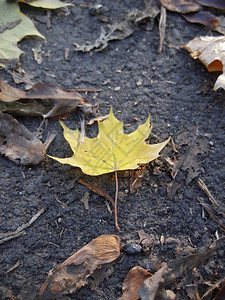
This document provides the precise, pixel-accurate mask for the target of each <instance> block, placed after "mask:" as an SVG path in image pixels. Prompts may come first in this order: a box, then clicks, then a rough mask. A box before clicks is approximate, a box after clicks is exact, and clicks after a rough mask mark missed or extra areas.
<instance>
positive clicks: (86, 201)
mask: <svg viewBox="0 0 225 300" xmlns="http://www.w3.org/2000/svg"><path fill="white" fill-rule="evenodd" d="M80 201H81V202H83V203H84V207H85V209H89V203H88V201H89V193H88V192H85V194H84V196H83V197H82V198H81V199H80Z"/></svg>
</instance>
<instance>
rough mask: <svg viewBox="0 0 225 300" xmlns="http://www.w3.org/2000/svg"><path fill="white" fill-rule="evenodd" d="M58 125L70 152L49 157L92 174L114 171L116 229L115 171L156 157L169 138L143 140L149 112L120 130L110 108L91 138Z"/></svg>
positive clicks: (127, 168)
mask: <svg viewBox="0 0 225 300" xmlns="http://www.w3.org/2000/svg"><path fill="white" fill-rule="evenodd" d="M61 125H62V127H63V129H64V137H65V139H66V140H67V142H68V143H69V144H70V147H71V149H72V151H73V152H74V155H73V156H72V157H70V158H58V157H53V156H49V157H51V158H53V159H55V160H57V161H58V162H60V163H62V164H69V165H71V166H74V167H80V168H81V170H82V171H83V172H84V173H85V174H87V175H92V176H96V175H101V174H105V173H110V172H115V181H116V193H115V207H114V208H115V209H114V214H115V226H116V229H117V230H120V229H119V226H118V222H117V198H118V179H117V171H122V170H129V169H136V168H138V166H139V164H144V163H148V162H150V161H152V160H154V159H156V158H157V157H158V156H159V152H160V151H161V150H162V149H163V147H165V145H166V144H167V143H168V142H169V139H170V138H169V139H167V140H166V141H165V142H163V143H159V144H155V145H148V144H146V143H145V140H146V139H147V138H148V136H149V134H150V132H151V126H150V116H149V117H148V119H147V121H146V122H145V124H143V125H140V126H139V127H138V129H137V130H136V131H134V132H132V133H130V134H124V133H123V123H122V122H120V121H118V120H117V119H116V118H115V117H114V115H113V109H112V108H111V111H110V114H109V116H108V119H106V120H104V121H103V122H100V121H98V126H99V133H98V136H97V137H96V138H94V139H90V138H88V137H86V136H84V135H82V134H81V132H79V130H78V129H77V130H71V129H69V128H67V127H66V126H65V125H64V124H63V123H62V122H61Z"/></svg>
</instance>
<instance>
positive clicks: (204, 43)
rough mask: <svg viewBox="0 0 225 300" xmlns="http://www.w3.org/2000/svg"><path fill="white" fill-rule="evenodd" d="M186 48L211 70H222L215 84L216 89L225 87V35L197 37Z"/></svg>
mask: <svg viewBox="0 0 225 300" xmlns="http://www.w3.org/2000/svg"><path fill="white" fill-rule="evenodd" d="M185 48H186V49H187V50H188V51H189V52H190V55H191V56H192V57H193V58H194V59H197V58H198V59H199V60H200V61H201V62H202V63H203V64H204V65H205V66H206V68H207V69H208V71H209V72H213V71H222V72H223V74H221V75H220V76H219V77H218V78H217V80H216V83H215V85H214V90H217V89H219V88H223V89H225V36H219V37H212V36H205V37H196V38H194V39H193V40H191V41H190V42H188V43H187V45H186V46H185Z"/></svg>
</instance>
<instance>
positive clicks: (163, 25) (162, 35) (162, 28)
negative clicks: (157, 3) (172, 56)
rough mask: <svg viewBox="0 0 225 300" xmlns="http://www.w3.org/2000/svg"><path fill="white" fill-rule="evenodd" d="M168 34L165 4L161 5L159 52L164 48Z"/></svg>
mask: <svg viewBox="0 0 225 300" xmlns="http://www.w3.org/2000/svg"><path fill="white" fill-rule="evenodd" d="M165 35H166V9H165V7H164V6H161V12H160V19H159V48H158V53H161V52H162V50H163V44H164V40H165Z"/></svg>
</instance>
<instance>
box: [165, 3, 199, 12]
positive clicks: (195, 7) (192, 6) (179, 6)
mask: <svg viewBox="0 0 225 300" xmlns="http://www.w3.org/2000/svg"><path fill="white" fill-rule="evenodd" d="M160 2H161V4H162V5H163V6H164V7H165V8H166V9H168V10H171V11H176V12H179V13H182V14H187V13H189V12H194V11H200V10H201V9H202V6H201V5H200V4H198V3H196V1H194V0H160Z"/></svg>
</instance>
